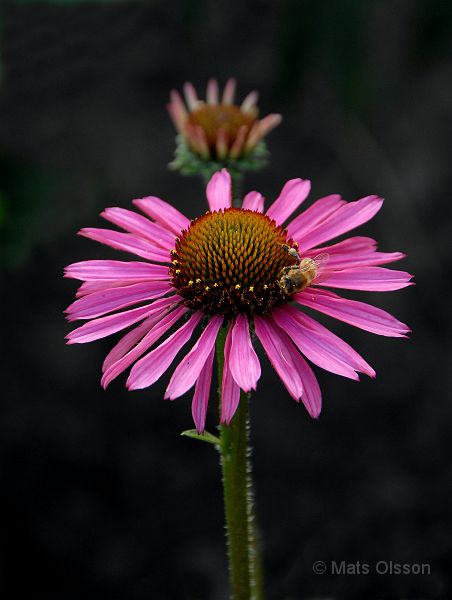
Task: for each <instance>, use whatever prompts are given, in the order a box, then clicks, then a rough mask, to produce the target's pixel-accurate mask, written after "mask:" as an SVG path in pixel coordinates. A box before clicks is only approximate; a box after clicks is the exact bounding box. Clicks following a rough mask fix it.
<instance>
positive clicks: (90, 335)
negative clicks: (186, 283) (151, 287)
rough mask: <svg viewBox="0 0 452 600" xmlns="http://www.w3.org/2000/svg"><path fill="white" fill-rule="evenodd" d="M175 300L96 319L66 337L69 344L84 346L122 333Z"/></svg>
mask: <svg viewBox="0 0 452 600" xmlns="http://www.w3.org/2000/svg"><path fill="white" fill-rule="evenodd" d="M174 299H175V297H174V296H173V297H172V298H164V299H163V300H157V301H156V302H154V303H153V304H148V305H147V306H140V307H139V308H134V309H132V310H127V311H124V312H121V313H118V314H116V315H109V316H108V317H101V318H100V319H94V320H93V321H90V322H89V323H85V325H82V326H81V327H78V328H77V329H74V331H71V333H69V334H68V335H67V336H66V338H67V339H68V344H84V343H86V342H92V341H94V340H98V339H100V338H104V337H107V336H108V335H111V334H112V333H116V332H117V331H121V329H125V328H126V327H129V326H130V325H133V324H134V323H136V322H137V321H141V320H142V319H144V318H145V317H147V316H149V315H150V314H153V313H155V312H157V311H160V310H163V308H165V307H166V306H167V304H169V303H170V302H169V301H170V300H174Z"/></svg>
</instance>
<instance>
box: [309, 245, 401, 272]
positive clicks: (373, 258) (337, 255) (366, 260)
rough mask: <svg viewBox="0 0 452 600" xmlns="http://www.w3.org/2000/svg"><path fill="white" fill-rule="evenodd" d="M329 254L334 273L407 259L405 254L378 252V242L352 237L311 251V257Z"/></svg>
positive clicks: (329, 262) (330, 266) (330, 265)
mask: <svg viewBox="0 0 452 600" xmlns="http://www.w3.org/2000/svg"><path fill="white" fill-rule="evenodd" d="M325 253H326V254H328V256H329V259H328V268H329V269H332V270H334V271H338V270H342V269H349V268H355V267H363V266H375V265H384V264H388V263H391V262H395V261H397V260H401V259H402V258H405V256H406V255H405V254H403V252H377V242H376V241H375V240H373V239H372V238H368V237H361V236H357V237H351V238H347V239H346V240H343V241H342V242H338V243H337V244H332V245H330V246H323V247H321V248H312V249H311V250H309V255H310V256H315V255H318V254H325Z"/></svg>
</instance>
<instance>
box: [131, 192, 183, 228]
mask: <svg viewBox="0 0 452 600" xmlns="http://www.w3.org/2000/svg"><path fill="white" fill-rule="evenodd" d="M132 202H133V204H134V205H135V206H138V208H139V209H140V210H142V211H143V212H144V213H145V214H146V215H148V216H150V217H152V218H153V219H154V220H155V221H157V223H160V224H161V225H163V227H164V228H165V229H168V230H169V231H171V232H173V233H174V234H175V235H176V236H179V235H180V233H181V231H182V230H183V229H187V228H188V226H189V225H190V219H187V217H186V216H185V215H183V214H182V213H181V212H179V211H178V210H177V209H176V208H174V206H172V205H171V204H169V203H168V202H165V200H162V199H161V198H157V197H156V196H147V197H146V198H138V199H136V200H133V201H132Z"/></svg>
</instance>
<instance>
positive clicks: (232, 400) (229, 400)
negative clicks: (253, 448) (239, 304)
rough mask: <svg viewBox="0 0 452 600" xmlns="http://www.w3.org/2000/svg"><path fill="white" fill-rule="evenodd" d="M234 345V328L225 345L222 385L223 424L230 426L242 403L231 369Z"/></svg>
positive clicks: (230, 328) (230, 329)
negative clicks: (230, 362) (230, 361)
mask: <svg viewBox="0 0 452 600" xmlns="http://www.w3.org/2000/svg"><path fill="white" fill-rule="evenodd" d="M231 343H232V327H231V326H230V327H229V331H228V334H227V336H226V343H225V345H224V366H223V379H222V383H221V422H222V423H226V425H229V424H230V422H231V420H232V417H233V416H234V415H235V411H236V410H237V407H238V405H239V402H240V387H239V386H238V385H237V383H236V382H235V380H234V378H233V376H232V373H231V370H230V368H229V356H230V352H231Z"/></svg>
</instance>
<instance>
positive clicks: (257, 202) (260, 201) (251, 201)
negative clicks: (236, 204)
mask: <svg viewBox="0 0 452 600" xmlns="http://www.w3.org/2000/svg"><path fill="white" fill-rule="evenodd" d="M242 208H243V210H254V211H256V212H260V213H261V212H264V197H263V196H262V194H259V192H248V194H247V195H246V196H245V198H243V204H242Z"/></svg>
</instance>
